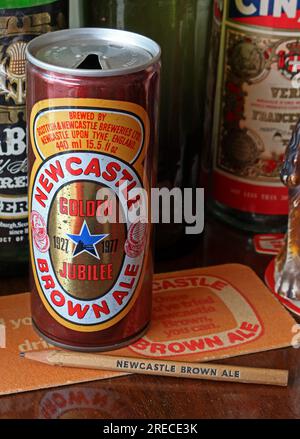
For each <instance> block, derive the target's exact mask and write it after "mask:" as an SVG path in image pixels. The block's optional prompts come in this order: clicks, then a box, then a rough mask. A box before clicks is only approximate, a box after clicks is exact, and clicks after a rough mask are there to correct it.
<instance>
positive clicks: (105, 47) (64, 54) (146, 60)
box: [26, 28, 161, 77]
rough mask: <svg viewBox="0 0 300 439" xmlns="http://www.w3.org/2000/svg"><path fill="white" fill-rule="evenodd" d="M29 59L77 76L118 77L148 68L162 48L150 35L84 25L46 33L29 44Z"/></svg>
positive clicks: (40, 65) (47, 68)
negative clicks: (83, 26)
mask: <svg viewBox="0 0 300 439" xmlns="http://www.w3.org/2000/svg"><path fill="white" fill-rule="evenodd" d="M26 54H27V60H28V61H29V62H31V63H32V64H34V65H36V66H37V67H40V68H42V69H44V70H48V71H53V72H57V73H63V74H68V75H75V76H89V77H95V76H96V77H99V76H117V75H122V74H128V73H134V72H137V71H140V70H143V69H145V68H147V67H148V66H150V65H152V64H154V63H155V62H156V61H158V60H159V59H160V54H161V50H160V47H159V45H158V44H157V43H155V42H154V41H153V40H151V39H150V38H147V37H144V36H142V35H139V34H135V33H132V32H126V31H120V30H116V29H102V28H81V29H68V30H61V31H56V32H51V33H47V34H43V35H41V36H39V37H37V38H35V39H33V40H32V41H31V42H30V43H29V44H28V46H27V50H26Z"/></svg>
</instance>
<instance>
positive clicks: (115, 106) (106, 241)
mask: <svg viewBox="0 0 300 439" xmlns="http://www.w3.org/2000/svg"><path fill="white" fill-rule="evenodd" d="M27 60H28V69H27V81H28V100H27V117H28V121H29V138H28V144H29V210H30V233H29V235H30V252H31V272H32V295H31V297H32V319H33V325H34V326H35V328H36V329H37V331H38V332H39V333H40V334H41V335H42V336H43V337H44V338H45V339H46V340H47V341H49V342H50V343H53V344H55V345H59V346H61V347H65V348H70V349H75V350H83V351H93V350H95V351H101V350H110V349H115V348H119V347H121V346H123V345H126V344H129V343H130V342H132V341H134V340H135V339H137V338H139V337H140V336H141V335H142V334H143V333H144V331H145V330H146V328H147V326H148V324H149V321H150V316H151V300H152V271H153V269H152V245H151V242H152V229H151V224H150V221H149V220H148V217H149V212H150V209H149V205H150V188H151V187H152V186H153V184H154V183H153V179H154V177H155V156H156V152H155V146H156V144H157V120H158V106H159V102H158V100H159V83H160V47H159V46H158V45H157V44H156V43H155V42H154V41H152V40H151V39H149V38H146V37H144V36H141V35H138V34H134V33H130V32H125V31H119V30H110V29H97V28H83V29H73V30H65V31H58V32H54V33H52V34H49V35H47V36H40V37H38V38H36V39H35V40H34V41H32V42H31V43H30V44H29V46H28V48H27ZM115 212H117V215H114V213H115ZM141 212H142V213H141ZM134 213H136V215H134ZM139 213H140V214H139Z"/></svg>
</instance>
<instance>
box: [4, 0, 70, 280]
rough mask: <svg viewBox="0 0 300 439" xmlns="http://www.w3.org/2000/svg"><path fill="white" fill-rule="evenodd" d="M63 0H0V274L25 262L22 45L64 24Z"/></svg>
mask: <svg viewBox="0 0 300 439" xmlns="http://www.w3.org/2000/svg"><path fill="white" fill-rule="evenodd" d="M68 13H69V12H68V0H57V1H49V0H6V1H5V0H0V274H1V275H9V274H14V275H18V274H19V273H21V272H22V271H24V270H26V269H27V263H28V219H27V217H28V205H27V145H26V111H25V99H26V84H25V67H26V62H25V49H26V46H27V44H28V42H29V41H30V40H32V39H33V38H35V37H36V36H37V35H40V34H42V33H46V32H50V31H53V30H57V29H63V28H66V27H67V26H68Z"/></svg>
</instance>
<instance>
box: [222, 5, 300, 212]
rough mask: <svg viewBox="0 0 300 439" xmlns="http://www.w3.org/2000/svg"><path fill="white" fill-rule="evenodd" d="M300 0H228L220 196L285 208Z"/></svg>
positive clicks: (241, 206) (296, 108) (296, 106)
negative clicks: (283, 174) (285, 165)
mask: <svg viewBox="0 0 300 439" xmlns="http://www.w3.org/2000/svg"><path fill="white" fill-rule="evenodd" d="M299 17H300V2H299V1H298V2H297V1H294V2H282V1H276V0H272V1H251V2H249V1H247V2H246V1H237V0H235V1H227V2H225V20H224V22H223V29H222V42H221V53H222V58H221V62H220V68H219V82H218V96H219V99H218V102H217V105H218V106H217V108H218V114H217V116H218V117H217V118H216V125H215V131H214V150H215V161H214V171H215V172H214V197H215V199H216V200H217V201H219V202H220V203H222V204H224V205H226V206H229V207H232V208H235V209H238V210H242V211H246V212H253V213H257V214H268V215H271V214H274V215H286V214H287V213H288V202H287V200H288V195H287V189H286V188H285V187H284V186H283V184H282V183H281V181H280V176H279V173H280V168H281V166H282V160H283V155H284V151H285V148H286V146H287V145H288V143H289V140H290V137H291V133H292V130H293V128H294V127H295V125H296V123H297V121H298V119H299V117H300V90H299V79H300V41H299V31H298V32H297V28H298V27H299Z"/></svg>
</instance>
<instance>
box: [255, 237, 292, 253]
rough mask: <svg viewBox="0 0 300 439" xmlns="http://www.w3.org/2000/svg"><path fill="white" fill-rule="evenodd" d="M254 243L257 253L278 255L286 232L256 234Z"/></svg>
mask: <svg viewBox="0 0 300 439" xmlns="http://www.w3.org/2000/svg"><path fill="white" fill-rule="evenodd" d="M253 244H254V248H255V251H256V253H260V254H264V255H277V254H278V253H279V251H280V250H281V248H282V247H283V244H284V234H282V233H268V234H265V235H255V236H254V237H253Z"/></svg>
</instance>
